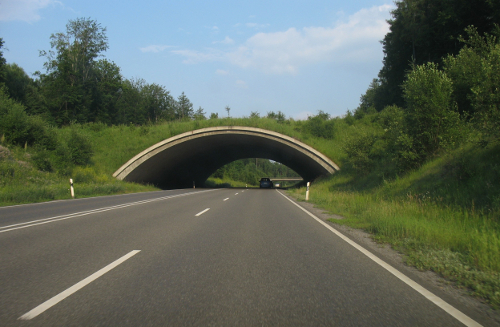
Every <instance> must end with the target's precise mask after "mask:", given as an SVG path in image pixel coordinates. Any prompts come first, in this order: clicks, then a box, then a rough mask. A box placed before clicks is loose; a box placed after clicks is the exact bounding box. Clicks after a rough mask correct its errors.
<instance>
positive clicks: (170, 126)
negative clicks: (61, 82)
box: [0, 118, 341, 205]
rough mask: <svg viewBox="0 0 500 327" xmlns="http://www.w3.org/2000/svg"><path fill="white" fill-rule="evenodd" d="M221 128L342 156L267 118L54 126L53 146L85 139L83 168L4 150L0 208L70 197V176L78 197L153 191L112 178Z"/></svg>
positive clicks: (292, 125) (28, 150)
mask: <svg viewBox="0 0 500 327" xmlns="http://www.w3.org/2000/svg"><path fill="white" fill-rule="evenodd" d="M297 124H298V125H297ZM226 125H232V126H250V127H258V128H264V129H268V130H273V131H276V132H279V133H283V134H285V135H288V136H291V137H294V138H297V139H299V140H301V141H304V142H305V143H308V144H309V145H311V146H313V147H316V148H319V149H323V151H324V153H325V154H326V155H328V156H329V157H331V158H335V157H337V156H338V153H340V152H341V148H340V147H330V146H328V145H327V143H329V142H327V141H326V140H324V139H321V138H316V137H312V136H308V135H303V133H301V132H300V129H299V128H298V126H299V125H300V123H297V122H294V121H291V120H288V121H285V122H277V121H276V120H274V119H267V118H226V119H210V120H201V121H186V122H179V121H176V122H165V123H163V124H158V125H150V126H135V125H130V126H124V125H121V126H111V127H108V126H106V125H104V124H99V123H89V124H84V125H80V124H76V125H72V126H68V127H63V128H53V129H51V131H50V133H53V134H55V136H56V139H57V140H58V142H57V143H61V144H64V142H66V140H68V139H70V138H71V135H72V133H74V132H76V133H77V134H78V135H79V136H81V137H83V138H84V139H86V140H88V141H89V142H90V144H91V146H92V150H93V155H92V157H91V160H90V162H89V163H88V165H84V166H77V165H71V164H70V165H68V166H67V167H65V166H64V167H61V165H64V163H63V164H61V163H58V162H59V161H58V160H59V159H57V158H53V157H54V156H55V155H56V154H57V151H58V150H57V149H56V150H54V151H52V152H50V155H48V154H47V161H48V162H51V163H52V164H51V166H52V167H53V169H48V170H49V171H50V172H47V171H41V170H39V169H36V168H34V167H37V163H36V162H35V161H36V158H37V157H40V154H44V153H45V154H46V153H49V152H48V151H46V150H40V149H39V148H36V147H29V146H27V147H25V148H22V147H15V146H9V150H10V151H9V152H10V153H9V154H5V153H4V154H3V155H1V156H0V157H1V158H0V176H1V179H0V205H13V204H21V203H32V202H41V201H49V200H55V199H69V198H70V194H69V178H72V179H73V180H74V185H75V192H76V196H77V197H87V196H96V195H106V194H119V193H130V192H141V191H150V190H155V189H156V188H154V187H153V186H143V185H137V184H133V183H126V182H122V181H117V180H115V179H114V178H113V177H112V174H113V173H114V172H115V171H116V170H117V169H118V168H119V167H120V166H121V165H123V164H124V163H125V162H127V161H128V160H129V159H130V158H132V157H133V156H134V155H136V154H137V153H139V152H141V151H142V150H144V149H146V148H148V147H149V146H151V145H153V144H156V143H158V142H160V141H162V140H165V139H167V138H169V137H171V136H174V135H178V134H181V133H184V132H187V131H191V130H194V129H200V128H205V127H213V126H226ZM4 146H6V145H5V144H4ZM50 156H52V157H50ZM38 162H39V161H38ZM38 166H40V164H38ZM49 166H50V165H49ZM207 184H208V185H210V186H214V187H215V186H227V185H231V186H236V187H239V186H244V185H245V183H244V182H241V181H234V180H228V179H224V180H221V179H215V178H211V179H210V180H209V181H208V182H207Z"/></svg>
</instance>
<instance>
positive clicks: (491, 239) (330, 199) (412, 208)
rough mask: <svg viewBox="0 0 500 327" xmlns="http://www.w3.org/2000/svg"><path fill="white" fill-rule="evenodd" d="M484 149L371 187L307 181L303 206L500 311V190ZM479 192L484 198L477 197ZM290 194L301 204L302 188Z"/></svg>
mask: <svg viewBox="0 0 500 327" xmlns="http://www.w3.org/2000/svg"><path fill="white" fill-rule="evenodd" d="M489 151H491V149H483V150H471V149H470V148H469V149H459V150H457V152H458V153H454V154H450V155H449V156H443V157H442V158H440V159H437V160H435V161H431V162H429V163H428V164H426V165H424V166H423V167H422V168H421V169H419V170H418V171H415V172H412V173H410V174H408V175H407V176H405V177H402V178H395V179H393V180H389V181H387V180H386V181H384V182H382V183H380V184H379V186H377V187H374V186H370V187H366V184H363V183H362V182H360V181H362V180H363V179H364V178H358V179H356V177H355V176H352V175H350V174H349V173H344V172H340V173H337V174H336V175H334V176H332V177H331V178H328V179H323V180H319V181H317V182H316V183H314V184H313V185H312V186H311V188H310V202H313V203H314V204H316V205H318V206H320V207H322V208H324V209H326V210H327V211H329V212H331V213H335V214H337V215H341V216H343V217H345V219H342V220H336V219H332V220H331V222H332V223H336V224H343V225H348V226H350V227H353V228H360V229H364V230H366V231H368V232H370V233H372V234H373V236H374V239H375V240H377V241H379V242H383V243H388V244H391V245H392V246H393V248H394V249H396V250H399V251H401V252H402V253H403V254H404V255H405V259H406V263H407V264H408V265H411V266H414V267H416V268H418V269H421V270H431V271H434V272H436V273H438V274H440V275H441V276H443V277H444V278H446V279H448V280H450V281H452V282H454V283H456V285H458V286H462V287H465V288H467V289H469V290H470V292H471V294H473V295H475V296H478V297H481V298H483V299H485V300H486V301H487V302H488V303H490V304H491V305H492V306H493V307H494V308H500V215H499V213H500V210H499V206H498V188H499V187H500V186H499V184H498V183H497V182H498V181H497V180H496V178H497V177H498V175H495V174H494V173H493V174H492V169H495V167H497V166H495V165H497V164H496V162H497V161H496V160H497V159H496V157H495V156H491V155H488V153H487V152H489ZM458 154H459V155H460V156H458ZM456 158H461V159H456ZM478 159H479V160H482V161H481V162H479V161H478ZM457 160H458V162H457ZM466 161H468V163H467V165H468V167H469V168H464V167H465V166H464V165H465V164H464V162H466ZM457 167H459V168H457ZM460 167H462V168H460ZM478 167H480V168H481V169H480V168H478ZM484 168H487V169H488V171H487V172H486V173H485V172H484V170H482V169H484ZM457 169H468V170H469V176H468V177H467V178H465V177H464V178H462V179H461V180H460V179H458V181H457V176H456V174H457V171H456V170H457ZM473 171H474V172H475V173H471V172H473ZM492 178H493V180H492ZM488 183H489V184H488ZM492 183H496V185H495V186H493V184H492ZM487 185H492V186H487ZM481 187H482V188H487V190H486V192H484V193H486V196H488V197H489V198H487V199H486V200H485V199H484V198H483V199H482V200H480V199H479V198H480V197H481V196H484V193H483V191H482V189H481ZM290 192H291V194H292V195H293V196H295V197H296V198H297V199H299V200H305V188H304V187H302V188H299V189H293V190H291V191H290ZM478 193H479V194H478ZM448 194H449V195H448ZM481 194H482V195H481ZM464 203H465V205H464ZM475 203H479V205H477V204H475Z"/></svg>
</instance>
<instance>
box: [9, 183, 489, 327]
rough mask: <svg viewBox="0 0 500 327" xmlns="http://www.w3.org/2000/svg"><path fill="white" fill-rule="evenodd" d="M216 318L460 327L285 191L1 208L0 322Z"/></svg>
mask: <svg viewBox="0 0 500 327" xmlns="http://www.w3.org/2000/svg"><path fill="white" fill-rule="evenodd" d="M207 209H208V210H207ZM423 286H424V287H426V285H423ZM434 294H435V293H434ZM436 295H437V296H441V295H440V294H436ZM438 302H439V301H438ZM445 304H451V305H452V306H453V307H452V308H453V309H456V310H458V312H459V313H460V314H462V313H465V316H466V317H467V318H468V316H467V308H466V307H464V306H463V304H461V303H448V302H446V303H445ZM474 318H475V319H476V321H478V322H481V317H479V320H477V318H476V317H474ZM471 321H472V322H470V321H469V323H468V324H469V325H471V326H472V325H473V323H474V322H475V321H474V320H471ZM485 321H486V320H485ZM482 323H483V324H484V322H482ZM215 325H217V326H463V324H462V323H461V322H459V321H458V320H457V319H456V318H455V317H454V316H452V315H451V314H450V313H449V312H447V311H445V310H443V308H441V307H439V306H438V305H436V304H435V303H433V302H431V301H430V300H429V299H428V298H426V297H425V296H423V295H422V294H421V293H419V292H417V291H416V290H415V287H413V288H412V287H410V286H409V285H408V284H407V283H405V282H403V281H402V280H401V279H400V278H397V277H396V276H395V275H393V274H391V273H390V272H388V271H387V269H386V268H384V267H382V266H381V265H380V264H378V263H376V262H375V261H373V260H372V259H370V258H369V257H367V255H366V254H364V253H362V252H360V250H359V249H356V248H355V247H354V246H353V245H351V244H349V243H347V242H346V241H345V240H344V239H342V238H341V237H339V236H338V235H336V234H334V233H333V232H332V230H330V229H328V228H326V227H325V226H324V225H322V224H321V223H319V222H318V221H316V220H315V219H314V218H313V217H311V216H310V215H309V214H307V213H306V212H304V211H303V210H301V209H300V208H299V207H297V206H296V205H294V204H293V203H292V202H291V201H290V200H288V199H287V198H285V197H284V196H283V195H282V194H281V193H280V191H276V190H259V189H248V190H241V189H240V190H238V189H219V190H202V189H195V190H193V189H187V190H176V191H162V192H151V193H141V194H132V195H125V196H112V197H100V198H92V199H81V200H70V201H58V202H52V203H43V204H33V205H25V206H15V207H6V208H0V326H215Z"/></svg>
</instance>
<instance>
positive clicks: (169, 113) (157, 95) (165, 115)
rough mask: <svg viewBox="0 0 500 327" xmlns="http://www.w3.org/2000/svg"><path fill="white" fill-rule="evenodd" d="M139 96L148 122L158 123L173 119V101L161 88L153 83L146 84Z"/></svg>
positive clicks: (168, 93)
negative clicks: (141, 98)
mask: <svg viewBox="0 0 500 327" xmlns="http://www.w3.org/2000/svg"><path fill="white" fill-rule="evenodd" d="M141 95H142V97H143V101H144V106H145V110H146V112H147V114H148V119H149V121H152V122H154V123H158V122H159V121H160V120H173V119H174V117H175V113H174V106H173V103H174V102H175V100H174V98H173V97H172V96H171V95H170V92H169V91H167V90H166V89H165V88H164V87H163V86H160V85H158V84H155V83H153V84H146V85H144V87H143V88H142V91H141Z"/></svg>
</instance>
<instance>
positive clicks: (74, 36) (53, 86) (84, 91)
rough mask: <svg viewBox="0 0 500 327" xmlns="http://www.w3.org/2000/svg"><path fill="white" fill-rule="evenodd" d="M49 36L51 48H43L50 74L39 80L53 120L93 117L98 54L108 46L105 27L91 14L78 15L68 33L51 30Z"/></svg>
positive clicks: (67, 30) (61, 121)
mask: <svg viewBox="0 0 500 327" xmlns="http://www.w3.org/2000/svg"><path fill="white" fill-rule="evenodd" d="M50 40H51V42H50V45H51V48H52V50H50V51H49V52H46V51H41V52H40V55H41V56H44V57H46V58H47V61H46V62H45V64H44V67H45V68H46V71H47V74H45V75H40V80H41V83H42V85H41V86H42V88H43V89H44V90H43V91H44V95H45V98H46V100H47V105H48V107H49V110H50V112H51V115H52V117H53V119H54V122H55V123H57V124H58V125H63V124H69V122H70V121H78V122H85V121H89V120H92V119H93V117H92V116H95V112H96V109H94V108H90V107H91V106H92V105H93V103H95V102H94V100H93V98H92V96H93V91H94V90H95V89H97V85H96V84H97V80H96V78H95V70H96V58H97V57H98V56H100V55H101V53H102V52H103V51H106V50H107V49H108V42H107V41H108V39H107V37H106V28H103V27H101V25H100V24H98V23H97V22H96V21H94V20H91V19H90V18H78V19H76V20H70V21H69V22H68V24H67V25H66V33H56V34H52V35H51V36H50Z"/></svg>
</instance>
